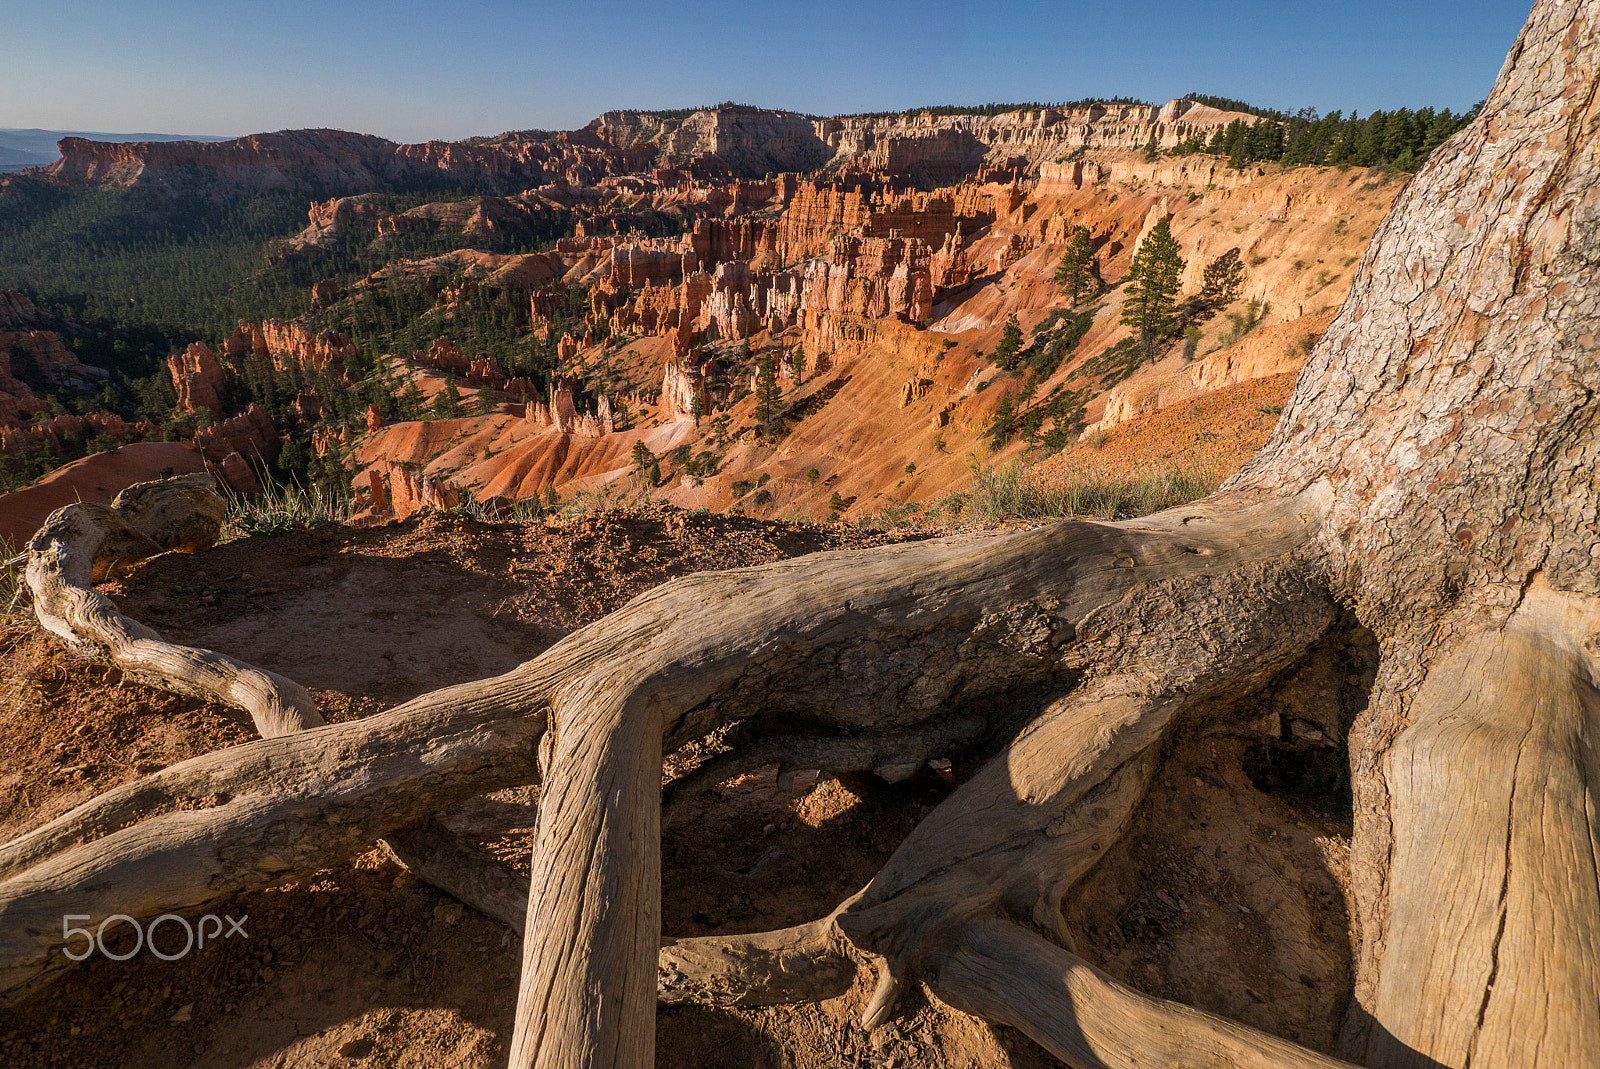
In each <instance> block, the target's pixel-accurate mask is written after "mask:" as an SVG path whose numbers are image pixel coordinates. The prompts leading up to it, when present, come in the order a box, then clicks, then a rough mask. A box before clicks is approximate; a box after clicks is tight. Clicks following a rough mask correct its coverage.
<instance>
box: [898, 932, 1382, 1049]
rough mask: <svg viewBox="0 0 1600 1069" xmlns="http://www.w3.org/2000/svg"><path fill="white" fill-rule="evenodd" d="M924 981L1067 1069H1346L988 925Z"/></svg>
mask: <svg viewBox="0 0 1600 1069" xmlns="http://www.w3.org/2000/svg"><path fill="white" fill-rule="evenodd" d="M930 982H931V984H932V987H933V991H934V993H935V994H936V995H938V996H939V998H940V999H942V1000H943V1001H945V1002H948V1003H949V1004H950V1005H952V1006H954V1007H956V1008H957V1009H960V1010H965V1011H967V1012H968V1013H974V1014H977V1015H978V1016H979V1017H982V1018H984V1019H986V1020H989V1021H995V1022H998V1023H1001V1024H1008V1025H1011V1026H1012V1027H1013V1028H1017V1029H1019V1030H1021V1031H1022V1032H1024V1033H1026V1034H1027V1035H1028V1037H1029V1038H1030V1039H1032V1040H1033V1041H1034V1042H1036V1043H1038V1044H1039V1045H1040V1046H1041V1047H1043V1048H1044V1049H1045V1050H1048V1051H1049V1052H1050V1053H1051V1054H1054V1055H1055V1056H1056V1057H1058V1058H1060V1059H1061V1060H1062V1061H1064V1062H1066V1063H1067V1064H1068V1065H1070V1066H1072V1067H1073V1069H1147V1067H1149V1066H1169V1065H1170V1066H1191V1065H1192V1066H1218V1067H1224V1066H1225V1067H1227V1069H1350V1063H1348V1062H1342V1061H1339V1060H1337V1059H1335V1058H1329V1057H1327V1056H1326V1055H1322V1054H1317V1053H1315V1052H1313V1051H1309V1050H1306V1049H1305V1048H1304V1047H1302V1046H1300V1045H1298V1044H1295V1043H1290V1042H1289V1041H1288V1040H1284V1039H1279V1038H1278V1037H1277V1036H1273V1035H1268V1034H1267V1033H1265V1032H1261V1031H1258V1030H1256V1029H1254V1028H1250V1027H1248V1026H1246V1025H1242V1024H1238V1023H1237V1022H1234V1021H1229V1020H1226V1019H1225V1018H1221V1017H1217V1016H1215V1015H1213V1014H1209V1013H1204V1012H1202V1011H1200V1010H1196V1009H1192V1008H1190V1007H1188V1006H1185V1005H1183V1004H1182V1003H1177V1002H1168V1001H1166V1000H1165V999H1158V998H1152V997H1150V996H1149V995H1145V994H1142V993H1141V992H1138V991H1135V990H1134V989H1133V988H1131V987H1128V986H1127V985H1126V984H1122V983H1119V982H1117V981H1116V980H1113V979H1112V978H1111V977H1109V976H1107V975H1106V974H1105V973H1103V972H1101V971H1100V970H1099V969H1096V968H1094V967H1093V966H1092V965H1090V964H1089V963H1088V962H1086V961H1084V960H1083V959H1082V958H1080V957H1078V956H1077V955H1076V954H1073V953H1071V952H1069V951H1066V950H1063V949H1061V948H1060V947H1058V946H1056V945H1054V944H1052V943H1050V942H1049V941H1048V940H1046V939H1043V938H1041V937H1039V936H1038V935H1035V934H1034V933H1032V932H1030V931H1028V930H1027V929H1025V928H1022V927H1020V926H1018V925H1015V924H1010V923H1007V922H1005V921H1002V920H998V919H995V918H992V917H991V918H975V919H973V920H972V921H970V922H968V923H967V924H965V925H964V926H963V927H962V928H961V931H960V932H959V934H958V937H957V938H956V939H955V940H953V942H952V949H951V950H950V952H949V953H948V954H947V955H945V956H942V957H941V958H940V959H939V960H938V961H937V963H936V965H935V967H934V969H933V971H932V972H931V974H930Z"/></svg>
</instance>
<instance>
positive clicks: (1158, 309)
mask: <svg viewBox="0 0 1600 1069" xmlns="http://www.w3.org/2000/svg"><path fill="white" fill-rule="evenodd" d="M1182 275H1183V256H1182V254H1181V250H1180V249H1179V248H1178V240H1177V239H1176V238H1174V237H1173V236H1172V229H1171V227H1169V226H1168V225H1167V221H1166V220H1165V219H1163V220H1161V221H1160V222H1159V223H1157V224H1156V225H1155V226H1154V227H1152V228H1151V229H1150V233H1149V234H1148V235H1146V236H1145V239H1144V241H1142V242H1140V243H1139V250H1138V251H1137V252H1135V253H1134V254H1133V265H1132V266H1131V267H1129V268H1128V277H1127V278H1126V279H1124V280H1123V281H1124V284H1125V288H1126V291H1127V296H1126V297H1125V298H1124V299H1123V302H1122V322H1123V324H1124V325H1126V326H1129V327H1132V328H1133V329H1134V330H1136V331H1137V332H1138V333H1139V337H1140V339H1141V340H1142V341H1143V342H1144V349H1145V355H1146V356H1147V357H1154V356H1155V351H1156V342H1157V341H1159V340H1160V339H1161V338H1162V337H1164V336H1166V335H1167V334H1170V333H1171V332H1172V329H1173V313H1174V312H1175V311H1176V310H1177V299H1176V298H1177V294H1178V280H1179V278H1180V277H1182Z"/></svg>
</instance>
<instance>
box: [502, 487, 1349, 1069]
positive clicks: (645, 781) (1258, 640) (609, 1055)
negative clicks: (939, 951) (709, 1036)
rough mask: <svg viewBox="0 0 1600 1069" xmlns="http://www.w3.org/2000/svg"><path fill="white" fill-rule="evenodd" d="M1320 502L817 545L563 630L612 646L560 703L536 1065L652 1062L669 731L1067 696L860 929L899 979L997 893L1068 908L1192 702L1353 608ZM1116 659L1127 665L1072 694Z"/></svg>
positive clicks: (1248, 674)
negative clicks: (1318, 588)
mask: <svg viewBox="0 0 1600 1069" xmlns="http://www.w3.org/2000/svg"><path fill="white" fill-rule="evenodd" d="M1321 500H1322V498H1321V496H1320V490H1318V489H1315V488H1314V489H1313V490H1312V491H1309V492H1308V493H1307V494H1306V495H1303V496H1302V497H1301V498H1299V499H1295V500H1293V501H1284V502H1279V503H1276V504H1274V505H1272V506H1266V507H1262V508H1260V509H1256V510H1245V511H1243V512H1241V513H1239V514H1235V515H1232V516H1224V515H1222V514H1219V513H1217V512H1215V511H1214V510H1212V509H1210V508H1209V507H1205V506H1198V507H1191V508H1188V509H1183V510H1173V511H1172V512H1171V513H1167V514H1163V515H1162V516H1159V517H1151V518H1148V519H1146V520H1143V521H1139V522H1137V523H1129V524H1123V525H1112V524H1090V523H1066V524H1060V525H1058V526H1056V527H1051V528H1041V529H1037V530H1033V531H1027V532H1021V533H1018V534H1013V535H1008V536H1002V537H999V538H988V539H977V538H970V537H969V538H958V539H948V540H942V541H937V542H925V543H917V544H915V545H910V546H899V547H892V548H890V549H886V550H876V551H869V552H864V553H856V554H851V555H850V556H849V558H848V559H849V561H850V563H851V565H852V567H850V568H849V569H844V568H841V567H839V565H840V564H842V563H843V561H842V560H841V559H840V558H841V556H842V555H838V554H818V555H815V556H813V557H808V558H801V559H799V560H795V561H789V562H785V563H784V564H779V565H771V566H767V567H763V568H759V569H746V570H743V571H740V572H730V573H722V574H719V575H713V576H696V577H693V578H692V579H690V580H686V581H680V582H677V583H671V584H667V585H666V586H664V587H661V588H658V589H657V590H656V591H653V592H652V593H650V594H648V595H645V596H644V597H642V598H639V599H637V600H636V601H634V602H633V603H632V604H630V605H629V606H628V607H627V608H626V609H624V610H622V611H621V612H619V613H616V614H613V615H612V616H611V617H608V618H606V619H605V620H602V621H599V622H597V623H596V624H594V625H591V627H589V628H586V629H585V630H584V631H582V632H579V633H578V634H575V635H573V636H571V637H570V638H569V639H567V640H564V642H572V643H579V642H582V643H583V644H585V645H586V646H588V647H589V648H591V649H592V650H593V651H594V658H593V660H591V661H590V662H588V663H587V664H585V665H584V666H583V670H582V671H581V672H579V673H577V674H576V675H575V676H574V678H573V679H572V680H571V681H570V682H569V683H567V684H566V685H565V686H564V687H563V688H562V690H561V693H560V694H559V695H558V696H556V697H555V698H554V699H553V702H552V717H551V720H552V730H553V731H554V732H555V745H554V751H553V760H552V761H551V765H550V768H549V769H548V770H547V777H546V781H545V787H544V794H543V797H542V800H541V813H540V830H539V842H538V846H537V848H536V854H535V865H536V868H535V875H534V880H533V886H532V889H531V894H530V899H529V910H528V925H527V930H526V934H525V937H524V944H523V952H524V958H523V976H522V992H521V996H520V998H519V1002H518V1010H517V1022H516V1033H515V1036H514V1038H513V1042H512V1059H511V1062H512V1065H513V1066H515V1067H518V1069H520V1067H523V1066H534V1065H537V1066H556V1065H568V1064H575V1063H578V1062H583V1063H584V1064H589V1065H595V1066H644V1065H648V1064H650V1063H651V1062H652V1059H653V1044H654V1029H653V1028H652V1027H651V1025H650V1021H651V1015H650V1010H649V1007H650V1006H651V1005H652V1004H653V1002H654V999H655V988H656V983H657V970H656V968H655V967H654V965H655V959H656V957H657V954H656V947H655V939H654V934H655V932H656V931H657V930H658V928H657V925H658V921H657V916H658V911H659V904H658V903H659V895H660V888H659V871H658V864H659V862H658V843H657V837H658V821H659V807H658V806H657V805H656V804H655V801H654V799H655V793H656V788H655V784H656V782H658V778H659V761H660V752H661V751H660V742H659V740H660V739H661V738H662V736H663V735H665V736H667V737H668V738H672V737H675V736H677V735H678V734H679V733H683V732H689V733H693V734H703V733H704V732H705V731H706V730H709V729H710V728H712V727H715V726H717V725H719V724H723V723H728V722H730V721H732V720H734V719H742V718H743V717H744V716H746V715H748V714H749V712H750V711H751V710H753V709H760V708H761V707H762V706H764V705H765V706H768V707H770V705H771V703H772V696H775V695H782V696H784V698H785V699H786V700H787V701H788V702H789V704H790V705H791V706H795V705H800V706H802V707H801V708H798V709H792V713H791V715H799V716H803V717H805V718H808V719H811V720H812V721H813V722H820V723H828V722H830V721H831V722H832V723H835V724H840V726H844V725H846V724H854V725H857V726H867V725H871V726H876V727H880V728H882V727H891V726H899V725H905V724H909V723H916V722H918V721H920V720H924V719H929V718H931V717H932V716H935V715H939V714H941V713H944V712H945V711H946V710H948V709H949V708H951V707H952V706H958V705H960V704H962V700H963V699H964V698H965V699H967V700H969V701H970V700H971V699H972V698H973V697H976V696H978V695H981V694H983V693H984V692H985V688H986V687H993V686H994V685H995V684H994V681H995V680H997V679H1005V680H1008V681H1017V680H1025V679H1029V678H1032V679H1034V680H1037V681H1039V682H1040V684H1041V685H1044V681H1046V680H1051V681H1054V686H1055V687H1056V688H1057V689H1058V690H1068V691H1069V692H1070V694H1069V697H1068V698H1067V699H1064V700H1063V701H1062V702H1061V703H1058V704H1057V705H1055V706H1052V707H1051V708H1050V709H1049V710H1047V711H1046V713H1045V714H1044V715H1043V716H1042V717H1040V718H1039V719H1038V720H1037V721H1036V722H1035V724H1034V725H1032V726H1031V727H1029V728H1028V729H1027V730H1026V731H1025V732H1024V733H1023V735H1022V736H1021V737H1020V738H1019V739H1018V740H1017V741H1016V742H1015V743H1013V744H1012V746H1011V747H1010V748H1008V750H1007V751H1006V753H1005V754H1003V755H1002V756H1001V757H999V758H996V759H995V760H994V761H993V762H991V763H990V765H989V766H988V767H987V768H986V769H985V770H984V771H983V772H981V773H980V774H979V776H978V777H977V778H976V779H975V780H974V781H973V782H971V783H969V784H968V785H966V786H965V787H963V788H962V789H961V790H960V791H958V792H957V793H956V795H955V796H953V797H952V798H951V799H949V800H947V801H946V802H945V803H944V805H943V806H941V807H940V809H939V810H938V811H936V813H935V814H934V815H933V816H931V817H930V818H929V820H928V821H926V822H924V825H923V826H921V827H919V828H918V830H917V831H915V832H913V834H912V836H911V837H910V838H909V839H908V840H907V842H906V843H905V844H904V845H903V846H902V847H901V849H900V850H899V851H897V852H896V854H895V856H894V857H893V858H891V859H890V862H889V864H888V865H887V866H886V867H885V869H884V871H883V872H882V873H880V874H879V876H878V877H877V878H875V879H874V880H873V882H872V884H871V885H870V886H869V888H868V889H867V893H866V895H865V896H864V897H863V899H862V900H861V901H860V902H858V903H856V904H855V905H854V906H852V907H851V908H850V909H848V910H846V911H845V912H843V913H841V914H840V915H839V917H838V922H837V923H838V926H839V927H840V929H841V930H842V931H843V932H844V933H845V934H846V935H847V936H848V937H849V938H850V940H851V941H852V942H854V943H855V944H856V945H858V946H860V947H862V948H863V949H864V950H867V951H868V952H870V953H873V954H877V955H879V956H881V957H882V958H884V959H886V962H887V964H886V966H885V967H886V969H887V972H888V975H889V976H890V978H891V980H890V983H889V984H888V985H887V987H886V991H887V992H888V996H892V993H893V991H894V990H895V988H896V986H897V984H896V980H895V978H896V977H897V976H900V975H903V974H906V973H907V971H908V970H914V969H915V967H916V966H917V964H918V960H917V959H918V958H919V956H920V955H922V954H924V953H926V952H927V951H928V950H929V949H931V948H933V947H935V946H937V945H938V940H937V939H936V938H935V936H936V934H937V933H938V932H940V931H941V930H944V929H947V928H950V927H951V926H953V925H958V924H960V923H963V922H964V921H965V920H966V919H967V918H968V917H969V916H971V915H972V914H973V913H974V912H978V911H982V910H985V909H987V908H989V907H990V906H991V905H993V904H994V903H996V902H997V901H1000V902H1003V903H1008V904H1009V903H1010V902H1011V901H1013V900H1025V901H1026V903H1027V908H1028V909H1029V910H1037V912H1038V913H1039V915H1041V916H1046V917H1048V916H1049V915H1050V914H1051V913H1052V912H1056V910H1055V907H1056V905H1057V904H1058V903H1059V899H1060V893H1061V891H1063V890H1064V889H1065V887H1066V886H1070V883H1071V882H1072V881H1074V880H1076V879H1077V878H1078V877H1079V876H1081V875H1082V873H1083V872H1084V871H1086V870H1087V869H1088V867H1090V866H1091V865H1092V864H1093V863H1094V861H1095V860H1096V859H1097V858H1098V856H1099V851H1100V850H1102V849H1103V848H1104V847H1106V846H1109V844H1110V842H1111V841H1112V840H1113V839H1114V837H1115V836H1116V835H1117V834H1120V830H1121V828H1122V827H1123V826H1125V823H1126V821H1127V819H1128V816H1129V814H1130V813H1131V812H1132V810H1133V807H1134V805H1135V804H1136V802H1137V800H1138V798H1139V797H1140V796H1141V795H1142V793H1143V790H1144V787H1145V784H1146V782H1147V780H1148V776H1149V774H1150V771H1151V770H1152V769H1153V767H1154V763H1155V759H1156V748H1157V746H1158V744H1159V742H1160V740H1161V739H1162V738H1163V737H1164V734H1165V731H1166V727H1167V725H1168V724H1169V723H1170V722H1171V720H1172V718H1173V716H1174V715H1176V714H1177V713H1178V712H1179V711H1181V710H1183V709H1186V708H1191V707H1193V706H1194V705H1195V704H1196V703H1197V702H1199V701H1201V700H1203V699H1205V698H1206V697H1208V696H1212V695H1214V694H1216V693H1217V692H1218V691H1219V690H1225V689H1228V688H1232V687H1237V686H1240V685H1243V684H1247V683H1249V682H1250V681H1251V680H1254V681H1256V682H1260V681H1264V680H1265V678H1267V677H1268V676H1270V675H1271V674H1272V673H1273V672H1274V671H1276V670H1277V669H1278V668H1281V667H1282V666H1283V664H1285V663H1286V662H1287V661H1288V660H1289V659H1291V658H1292V657H1294V656H1295V655H1297V654H1298V653H1300V652H1301V651H1302V650H1304V648H1305V647H1306V646H1307V645H1309V643H1310V642H1311V641H1313V640H1314V639H1315V638H1316V637H1317V635H1318V634H1320V633H1321V631H1322V630H1323V629H1324V628H1325V627H1326V626H1327V624H1328V623H1329V622H1330V620H1331V618H1332V612H1331V609H1330V608H1329V606H1328V604H1327V603H1326V602H1325V601H1324V600H1322V599H1320V598H1318V597H1317V596H1315V595H1314V594H1312V593H1311V591H1310V590H1309V589H1308V586H1307V582H1308V579H1307V576H1306V574H1305V572H1304V570H1303V568H1302V567H1301V566H1300V565H1298V564H1297V563H1295V562H1293V560H1292V553H1293V551H1294V550H1295V548H1296V547H1297V546H1299V545H1300V544H1302V542H1303V541H1304V539H1305V538H1306V537H1307V534H1308V532H1309V531H1310V530H1311V529H1312V527H1313V526H1314V524H1315V522H1316V518H1317V514H1318V510H1319V508H1320V501H1321ZM1269 562H1279V563H1269ZM608 632H611V633H613V634H615V635H616V638H615V639H612V640H607V637H606V636H607V633H608ZM1175 647H1176V649H1175ZM559 648H560V646H559V645H558V647H557V649H559ZM902 651H904V652H902ZM552 652H553V651H552ZM1098 664H1109V665H1110V666H1112V669H1113V670H1114V674H1113V675H1111V676H1110V677H1108V678H1106V679H1104V680H1102V681H1099V682H1095V683H1093V684H1083V685H1081V686H1080V688H1079V689H1078V690H1076V691H1073V690H1072V689H1071V688H1072V686H1073V679H1074V678H1075V677H1076V675H1077V674H1078V673H1079V672H1081V671H1083V670H1084V669H1085V668H1087V667H1088V666H1091V665H1098ZM873 674H875V676H876V677H875V678H874V676H873ZM991 692H992V691H991ZM841 722H842V723H841ZM1041 903H1048V908H1046V907H1045V906H1043V905H1041ZM1057 927H1058V928H1062V929H1064V925H1059V924H1058V925H1057ZM818 957H819V955H811V956H810V960H817V958H818ZM779 958H780V956H776V955H768V956H766V957H763V956H762V955H761V954H756V955H754V956H753V957H752V959H749V960H740V961H737V962H734V963H731V964H729V965H728V966H727V970H726V971H727V977H726V983H727V984H728V986H729V987H730V989H737V990H743V989H746V988H749V987H752V986H754V987H761V986H763V984H766V985H769V986H771V987H773V988H777V987H781V986H782V983H783V976H782V975H781V973H782V971H783V969H782V966H781V965H780V964H778V961H779ZM755 964H762V967H764V968H766V969H767V971H768V973H769V974H770V975H769V976H768V977H767V978H766V979H765V980H755V981H753V980H752V979H751V977H750V975H749V974H750V973H751V971H752V969H753V968H754V967H755ZM706 967H707V968H711V967H712V966H711V965H707V966H706ZM888 996H886V997H885V998H883V999H879V1000H877V1003H878V1004H879V1005H878V1009H877V1010H876V1011H875V1015H876V1014H880V1013H884V1012H887V1009H888V1004H889V1003H891V1002H892V998H891V997H888Z"/></svg>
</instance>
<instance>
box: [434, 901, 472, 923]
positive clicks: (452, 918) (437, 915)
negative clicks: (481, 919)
mask: <svg viewBox="0 0 1600 1069" xmlns="http://www.w3.org/2000/svg"><path fill="white" fill-rule="evenodd" d="M463 911H464V907H463V906H462V905H461V903H460V902H441V903H439V904H438V905H437V906H434V907H433V919H434V920H435V921H436V922H438V923H440V924H443V925H446V926H449V925H453V924H455V923H456V922H457V921H459V920H460V919H461V914H462V912H463Z"/></svg>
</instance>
